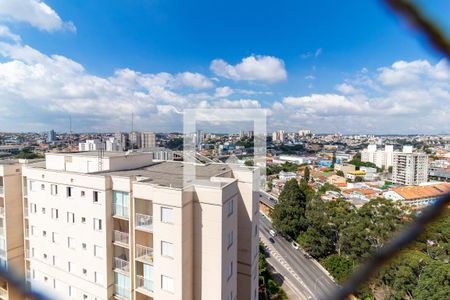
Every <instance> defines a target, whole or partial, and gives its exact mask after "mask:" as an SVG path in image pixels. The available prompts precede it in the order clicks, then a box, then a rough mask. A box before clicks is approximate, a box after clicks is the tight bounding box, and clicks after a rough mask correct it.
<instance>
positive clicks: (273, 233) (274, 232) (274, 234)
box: [269, 229, 277, 237]
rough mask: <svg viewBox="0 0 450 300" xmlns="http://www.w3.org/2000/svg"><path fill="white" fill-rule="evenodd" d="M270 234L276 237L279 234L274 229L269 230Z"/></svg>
mask: <svg viewBox="0 0 450 300" xmlns="http://www.w3.org/2000/svg"><path fill="white" fill-rule="evenodd" d="M269 233H270V235H271V236H273V237H276V236H277V232H276V231H275V230H273V229H271V230H269Z"/></svg>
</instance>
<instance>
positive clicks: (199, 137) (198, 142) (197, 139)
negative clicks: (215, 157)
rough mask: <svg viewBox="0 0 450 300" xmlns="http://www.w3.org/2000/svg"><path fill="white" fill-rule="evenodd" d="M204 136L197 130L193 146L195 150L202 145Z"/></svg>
mask: <svg viewBox="0 0 450 300" xmlns="http://www.w3.org/2000/svg"><path fill="white" fill-rule="evenodd" d="M203 140H204V134H203V132H202V131H201V130H197V132H196V133H195V145H196V147H197V148H200V145H201V144H203Z"/></svg>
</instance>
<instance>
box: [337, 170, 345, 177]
mask: <svg viewBox="0 0 450 300" xmlns="http://www.w3.org/2000/svg"><path fill="white" fill-rule="evenodd" d="M336 175H337V176H341V177H345V174H344V172H342V170H338V171H337V172H336Z"/></svg>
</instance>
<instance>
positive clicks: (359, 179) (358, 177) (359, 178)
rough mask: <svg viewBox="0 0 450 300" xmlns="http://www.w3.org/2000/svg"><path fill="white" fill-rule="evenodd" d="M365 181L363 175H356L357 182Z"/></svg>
mask: <svg viewBox="0 0 450 300" xmlns="http://www.w3.org/2000/svg"><path fill="white" fill-rule="evenodd" d="M363 181H364V178H363V177H361V176H356V177H355V182H363Z"/></svg>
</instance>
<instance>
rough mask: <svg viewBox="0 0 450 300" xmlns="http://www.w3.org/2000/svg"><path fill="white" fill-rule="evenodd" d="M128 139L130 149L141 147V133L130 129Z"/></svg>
mask: <svg viewBox="0 0 450 300" xmlns="http://www.w3.org/2000/svg"><path fill="white" fill-rule="evenodd" d="M129 139H130V147H131V148H132V149H140V148H142V134H141V133H140V132H137V131H132V132H130V134H129Z"/></svg>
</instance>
